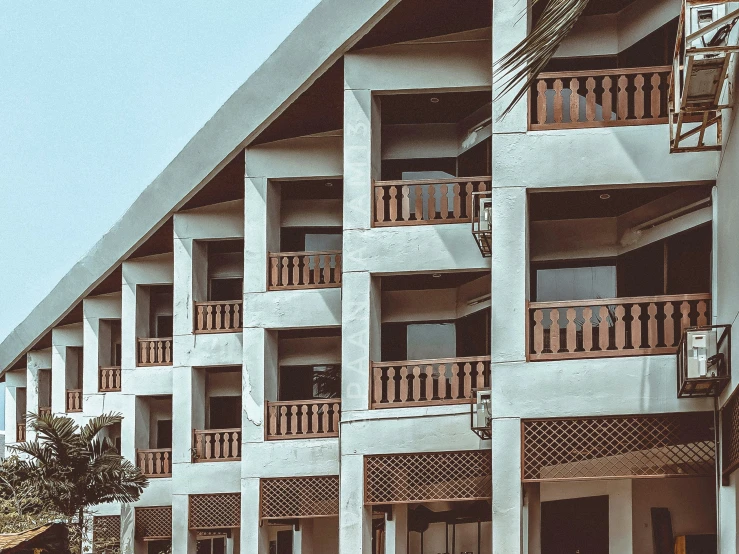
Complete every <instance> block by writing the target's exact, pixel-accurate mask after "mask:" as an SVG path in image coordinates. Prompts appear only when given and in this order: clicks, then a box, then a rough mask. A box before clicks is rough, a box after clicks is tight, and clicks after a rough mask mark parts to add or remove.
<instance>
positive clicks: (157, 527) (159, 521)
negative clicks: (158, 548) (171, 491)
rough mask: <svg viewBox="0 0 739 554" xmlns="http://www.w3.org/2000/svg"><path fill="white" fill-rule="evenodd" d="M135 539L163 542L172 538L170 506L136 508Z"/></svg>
mask: <svg viewBox="0 0 739 554" xmlns="http://www.w3.org/2000/svg"><path fill="white" fill-rule="evenodd" d="M135 533H136V538H137V539H143V540H145V541H147V540H149V541H152V540H163V539H171V538H172V506H155V507H151V508H136V531H135Z"/></svg>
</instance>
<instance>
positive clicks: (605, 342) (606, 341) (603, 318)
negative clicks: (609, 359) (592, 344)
mask: <svg viewBox="0 0 739 554" xmlns="http://www.w3.org/2000/svg"><path fill="white" fill-rule="evenodd" d="M608 315H609V313H608V306H601V307H600V310H598V318H599V319H600V321H599V322H598V347H599V348H600V349H601V350H608V346H609V345H610V337H609V336H608V331H609V328H608Z"/></svg>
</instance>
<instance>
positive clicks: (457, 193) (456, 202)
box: [452, 183, 469, 219]
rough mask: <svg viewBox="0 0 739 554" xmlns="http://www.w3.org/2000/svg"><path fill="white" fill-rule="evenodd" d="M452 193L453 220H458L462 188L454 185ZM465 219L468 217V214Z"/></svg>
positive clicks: (460, 210)
mask: <svg viewBox="0 0 739 554" xmlns="http://www.w3.org/2000/svg"><path fill="white" fill-rule="evenodd" d="M452 193H453V196H452V202H453V204H452V205H453V208H452V209H453V210H454V212H453V216H454V219H460V218H461V217H462V186H461V185H460V184H459V183H455V184H454V186H453V187H452ZM467 217H469V214H468V215H467Z"/></svg>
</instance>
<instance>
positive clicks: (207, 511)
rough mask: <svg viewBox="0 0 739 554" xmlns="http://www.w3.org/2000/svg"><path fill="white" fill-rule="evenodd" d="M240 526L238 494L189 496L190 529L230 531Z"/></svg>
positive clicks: (239, 498) (239, 500) (239, 497)
mask: <svg viewBox="0 0 739 554" xmlns="http://www.w3.org/2000/svg"><path fill="white" fill-rule="evenodd" d="M240 526H241V494H240V493H238V492H235V493H221V494H191V495H190V529H231V528H232V527H240Z"/></svg>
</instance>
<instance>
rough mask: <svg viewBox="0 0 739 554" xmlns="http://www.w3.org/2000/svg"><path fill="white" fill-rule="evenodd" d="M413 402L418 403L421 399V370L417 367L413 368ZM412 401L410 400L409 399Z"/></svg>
mask: <svg viewBox="0 0 739 554" xmlns="http://www.w3.org/2000/svg"><path fill="white" fill-rule="evenodd" d="M412 391H413V401H414V402H418V401H419V400H420V399H421V368H420V367H418V366H415V367H414V368H413V389H412ZM408 400H410V398H409V399H408Z"/></svg>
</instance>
